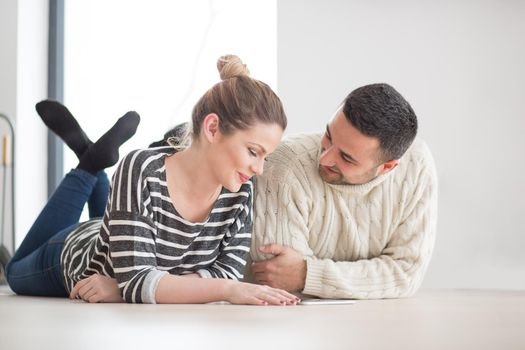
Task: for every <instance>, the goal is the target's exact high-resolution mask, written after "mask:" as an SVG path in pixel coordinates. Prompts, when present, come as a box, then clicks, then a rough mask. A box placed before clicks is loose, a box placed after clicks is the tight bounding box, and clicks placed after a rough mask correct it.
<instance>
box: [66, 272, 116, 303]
mask: <svg viewBox="0 0 525 350" xmlns="http://www.w3.org/2000/svg"><path fill="white" fill-rule="evenodd" d="M77 296H79V297H80V298H81V299H82V300H84V301H87V302H88V303H122V302H123V300H122V295H121V294H120V290H119V288H118V285H117V281H116V280H115V279H114V278H111V277H108V276H103V275H99V274H95V275H91V276H89V277H88V278H86V279H83V280H81V281H79V282H78V283H77V284H75V287H73V290H72V291H71V293H70V294H69V297H70V298H71V299H75V298H76V297H77Z"/></svg>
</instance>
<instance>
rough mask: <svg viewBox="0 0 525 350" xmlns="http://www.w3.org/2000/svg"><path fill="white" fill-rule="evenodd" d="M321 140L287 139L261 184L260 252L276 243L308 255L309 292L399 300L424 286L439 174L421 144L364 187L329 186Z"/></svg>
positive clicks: (257, 243) (257, 204)
mask: <svg viewBox="0 0 525 350" xmlns="http://www.w3.org/2000/svg"><path fill="white" fill-rule="evenodd" d="M320 142H321V135H298V136H295V137H292V138H289V139H288V140H287V141H285V142H284V143H283V144H281V145H280V146H279V147H278V149H277V150H276V151H275V152H274V153H273V154H272V155H271V156H269V158H268V161H267V162H266V164H265V172H264V175H262V176H261V177H259V178H258V179H257V182H256V185H257V187H256V189H257V190H256V191H255V192H256V195H255V221H254V237H253V240H252V249H251V255H252V260H253V261H260V260H264V259H267V258H270V257H271V256H263V255H262V254H261V253H260V252H258V251H257V247H259V246H261V245H264V244H268V243H278V244H282V245H286V246H289V247H292V248H294V249H296V250H297V251H299V252H300V253H301V254H303V255H304V257H305V259H306V262H307V277H306V283H305V288H304V290H303V293H304V294H309V295H314V296H318V297H322V298H355V299H377V298H399V297H406V296H410V295H412V294H414V293H415V291H416V290H417V289H418V288H419V286H420V285H421V282H422V279H423V276H424V274H425V271H426V270H427V267H428V263H429V261H430V258H431V255H432V250H433V247H434V240H435V233H436V220H437V176H436V170H435V166H434V161H433V158H432V155H431V153H430V151H429V149H428V147H427V146H426V144H425V143H424V142H423V141H422V140H416V141H414V143H413V144H412V146H411V147H410V149H409V150H408V151H407V152H406V154H405V155H404V156H403V157H402V158H401V160H400V162H399V165H398V166H397V167H396V168H395V169H394V170H392V171H391V172H389V173H387V174H385V175H383V176H379V177H377V178H375V179H374V180H372V181H371V182H369V183H366V184H363V185H331V184H327V183H326V182H324V181H323V180H322V179H321V177H320V176H319V173H318V164H319V155H320Z"/></svg>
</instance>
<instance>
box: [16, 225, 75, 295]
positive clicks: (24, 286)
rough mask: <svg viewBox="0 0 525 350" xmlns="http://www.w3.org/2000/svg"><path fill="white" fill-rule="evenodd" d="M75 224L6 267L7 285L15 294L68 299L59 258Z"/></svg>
mask: <svg viewBox="0 0 525 350" xmlns="http://www.w3.org/2000/svg"><path fill="white" fill-rule="evenodd" d="M78 225H79V224H78V223H76V224H74V225H72V226H70V227H67V228H65V229H63V230H61V231H60V232H58V233H57V234H56V235H54V236H53V237H51V238H50V239H49V240H48V241H47V242H45V243H44V244H43V245H41V246H40V247H38V248H37V249H36V250H34V251H33V252H31V253H30V254H29V255H27V256H25V257H23V258H21V259H18V260H16V261H13V260H11V261H10V262H9V264H7V267H6V278H7V282H8V283H9V286H10V287H11V289H12V290H13V291H14V292H15V293H17V294H22V295H35V296H48V297H66V296H68V293H67V290H66V287H65V283H64V277H63V274H62V268H61V265H60V255H61V253H62V248H63V247H64V240H65V239H66V237H67V236H68V235H69V234H70V233H71V231H73V230H74V229H75V228H76V227H78Z"/></svg>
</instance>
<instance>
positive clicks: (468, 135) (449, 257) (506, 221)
mask: <svg viewBox="0 0 525 350" xmlns="http://www.w3.org/2000/svg"><path fill="white" fill-rule="evenodd" d="M524 19H525V2H523V1H512V0H506V1H501V0H500V1H498V0H490V1H487V0H484V1H453V0H447V1H432V2H430V1H408V0H396V1H388V0H373V1H346V0H341V1H337V0H312V1H305V0H282V1H279V2H278V42H279V47H278V67H279V75H278V79H279V82H278V87H279V93H280V95H281V96H282V99H283V102H284V104H285V107H286V110H287V113H288V116H289V119H290V127H289V133H295V132H299V131H316V130H318V131H321V130H323V128H324V127H325V124H326V122H327V121H328V119H329V118H330V117H331V115H332V113H333V112H334V110H335V108H336V106H337V105H338V104H339V103H340V102H341V101H342V99H343V98H344V97H345V95H346V94H347V93H349V92H350V91H351V90H353V89H354V88H356V87H358V86H361V85H364V84H368V83H374V82H387V83H390V84H392V85H393V86H394V87H396V88H397V89H398V90H399V91H400V92H401V93H402V94H403V95H404V96H405V97H406V98H407V100H409V102H410V103H411V104H412V106H413V107H414V109H415V111H416V113H417V114H418V117H419V120H420V125H421V128H420V137H422V138H424V139H425V140H426V141H427V143H428V144H429V145H430V147H431V149H432V151H433V154H434V157H435V160H436V164H437V168H438V174H439V180H440V191H439V223H438V235H437V241H436V249H435V252H434V257H433V261H432V263H431V266H430V268H429V271H428V273H427V276H426V279H425V282H424V286H425V287H468V288H470V287H480V288H511V289H514V288H525V278H524V276H525V254H524V253H523V246H524V245H525V220H523V219H522V216H523V213H524V212H525V199H524V198H525V196H524V195H525V181H524V180H523V176H524V173H525V164H524V163H523V162H522V160H521V158H522V153H523V150H525V138H523V134H524V133H525V118H524V112H523V111H524V108H523V103H524V101H525V88H524V84H523V83H524V81H525V66H524V62H525V40H524V38H525V20H524Z"/></svg>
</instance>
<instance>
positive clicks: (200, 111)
mask: <svg viewBox="0 0 525 350" xmlns="http://www.w3.org/2000/svg"><path fill="white" fill-rule="evenodd" d="M217 66H218V69H219V71H220V74H221V78H222V79H223V80H222V81H221V82H220V83H218V84H216V85H215V86H213V87H212V88H211V89H210V90H208V91H207V92H206V93H205V94H204V96H202V97H201V99H200V100H199V101H198V102H197V104H196V105H195V107H194V109H193V112H192V130H193V131H192V141H191V143H190V144H189V146H188V147H186V148H183V149H179V148H178V147H157V148H150V149H146V150H137V151H134V152H132V153H130V154H129V155H127V156H126V157H125V158H124V159H123V160H122V161H121V162H120V164H119V166H118V168H117V170H116V172H115V174H114V176H113V180H112V184H111V191H110V192H109V182H108V180H107V176H106V175H105V173H104V171H103V169H104V168H106V167H108V166H111V165H113V164H115V163H116V162H117V160H118V148H119V146H120V145H121V144H122V143H123V142H125V141H126V140H127V139H128V138H129V137H131V136H132V135H133V134H134V132H135V130H136V128H137V126H138V122H139V117H138V115H137V114H136V113H134V112H129V113H127V114H126V115H125V116H124V117H122V118H121V119H120V120H119V121H118V122H117V123H116V124H115V126H114V127H113V128H112V129H110V130H109V131H108V132H107V133H106V134H105V135H103V136H102V137H101V138H100V139H99V140H98V141H97V142H95V143H92V142H91V141H90V140H89V139H88V138H87V136H86V135H85V134H84V132H83V131H82V129H81V128H80V126H79V125H78V124H77V123H76V121H75V119H74V118H73V116H72V115H71V114H70V113H69V111H68V110H67V109H66V108H65V107H64V106H62V105H60V104H58V103H56V102H53V101H43V102H41V103H39V104H38V105H37V111H38V112H39V114H40V116H41V117H42V119H43V120H44V122H45V123H46V125H47V126H48V127H49V128H50V129H51V130H53V131H54V132H55V133H57V134H58V135H59V136H60V137H62V139H63V140H64V141H65V142H66V144H67V145H68V146H69V147H70V148H71V149H73V151H74V152H75V153H76V154H77V155H78V157H79V164H78V166H77V168H76V169H73V170H72V171H71V172H70V173H69V174H68V175H66V177H65V178H64V180H63V181H62V183H61V184H60V186H59V187H58V189H57V190H56V192H55V193H54V194H53V196H52V197H51V199H50V200H49V202H48V203H47V205H46V206H45V208H44V209H43V211H42V213H41V214H40V216H39V217H38V218H37V220H36V222H35V223H34V224H33V226H32V228H31V229H30V231H29V233H28V234H27V236H26V238H25V239H24V241H23V242H22V244H21V246H20V248H19V249H18V251H17V252H16V254H15V256H14V257H13V259H12V261H11V262H10V263H9V265H8V266H7V269H6V270H7V271H6V276H7V280H8V282H9V284H10V286H11V288H12V289H13V290H14V291H15V292H16V293H19V294H29V295H45V296H67V295H68V294H69V295H70V297H73V298H74V297H80V298H82V299H83V300H86V301H89V302H98V301H106V302H107V301H113V302H117V301H120V300H122V299H124V301H126V302H132V303H205V302H212V301H220V300H226V301H229V302H231V303H235V304H261V305H265V304H275V305H279V304H295V303H296V302H297V301H298V299H297V298H296V297H295V296H294V295H292V294H289V293H287V292H285V291H283V290H279V289H274V288H270V287H267V286H259V285H253V284H248V283H242V282H239V281H238V280H239V279H241V278H242V275H243V270H244V266H245V264H246V257H247V254H248V250H249V246H250V237H251V228H252V198H253V192H252V191H253V186H252V182H251V180H250V178H251V177H252V176H254V175H258V174H261V173H262V171H263V163H264V157H265V156H266V155H267V154H269V153H271V152H272V151H273V150H274V149H275V147H277V145H278V143H279V141H280V139H281V136H282V133H283V131H284V129H285V127H286V116H285V114H284V111H283V108H282V105H281V102H280V100H279V98H278V97H277V96H276V95H275V93H274V92H273V91H272V90H271V89H270V88H269V87H268V86H267V85H266V84H264V83H262V82H260V81H257V80H254V79H251V78H250V77H248V75H247V74H248V71H247V69H246V66H245V65H244V64H242V62H241V61H240V60H239V59H238V58H237V57H236V56H224V57H221V58H220V59H219V61H218V64H217ZM108 193H109V197H108ZM106 199H107V205H106ZM86 202H87V203H88V206H89V212H90V218H91V219H90V220H89V221H87V222H85V223H82V224H79V223H78V221H79V217H80V214H81V211H82V208H83V206H84V205H85V203H86ZM104 208H105V209H104ZM100 216H103V218H102V219H100V218H97V217H100ZM113 278H114V279H113ZM115 280H116V282H115ZM117 286H118V288H117Z"/></svg>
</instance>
